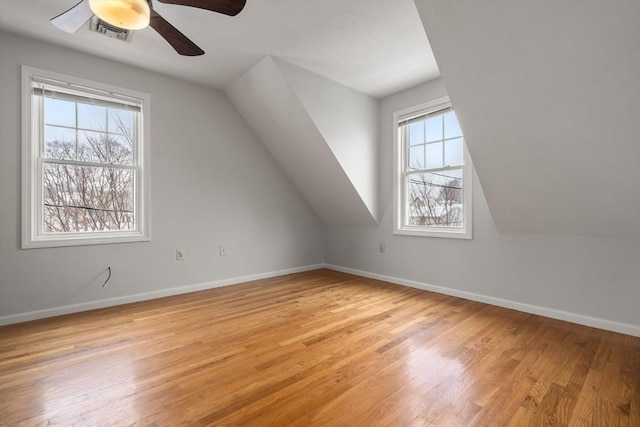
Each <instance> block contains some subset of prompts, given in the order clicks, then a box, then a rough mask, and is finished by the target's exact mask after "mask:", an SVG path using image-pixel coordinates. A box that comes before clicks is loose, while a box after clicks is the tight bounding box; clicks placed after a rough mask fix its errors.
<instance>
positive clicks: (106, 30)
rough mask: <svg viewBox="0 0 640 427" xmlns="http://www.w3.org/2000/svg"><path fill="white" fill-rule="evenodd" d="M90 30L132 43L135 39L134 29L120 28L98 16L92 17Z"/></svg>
mask: <svg viewBox="0 0 640 427" xmlns="http://www.w3.org/2000/svg"><path fill="white" fill-rule="evenodd" d="M89 30H91V31H93V32H96V33H100V34H104V35H105V36H107V37H110V38H112V39H118V40H122V41H125V42H127V43H131V39H133V31H132V30H127V29H124V28H119V27H116V26H114V25H111V24H109V23H108V22H105V21H103V20H102V19H100V18H98V17H97V16H95V15H94V16H93V17H92V18H91V24H90V25H89Z"/></svg>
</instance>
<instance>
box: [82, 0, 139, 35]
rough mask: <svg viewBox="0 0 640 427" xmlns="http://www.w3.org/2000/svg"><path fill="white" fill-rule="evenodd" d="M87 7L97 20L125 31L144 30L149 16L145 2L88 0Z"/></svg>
mask: <svg viewBox="0 0 640 427" xmlns="http://www.w3.org/2000/svg"><path fill="white" fill-rule="evenodd" d="M89 7H90V8H91V11H92V12H93V13H94V14H95V15H96V16H97V17H98V18H100V19H102V20H103V21H105V22H107V23H108V24H111V25H114V26H116V27H118V28H124V29H126V30H141V29H143V28H146V27H147V26H148V25H149V19H150V16H151V8H150V7H149V3H147V1H146V0H89Z"/></svg>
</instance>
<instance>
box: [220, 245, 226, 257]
mask: <svg viewBox="0 0 640 427" xmlns="http://www.w3.org/2000/svg"><path fill="white" fill-rule="evenodd" d="M226 255H227V250H226V249H225V248H224V246H220V256H226Z"/></svg>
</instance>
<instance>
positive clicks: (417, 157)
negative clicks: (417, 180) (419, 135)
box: [409, 145, 424, 169]
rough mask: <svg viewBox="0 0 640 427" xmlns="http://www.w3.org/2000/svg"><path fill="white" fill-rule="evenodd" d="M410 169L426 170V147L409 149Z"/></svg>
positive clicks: (418, 146) (419, 146) (420, 146)
mask: <svg viewBox="0 0 640 427" xmlns="http://www.w3.org/2000/svg"><path fill="white" fill-rule="evenodd" d="M409 168H411V169H424V145H416V146H415V147H411V148H409Z"/></svg>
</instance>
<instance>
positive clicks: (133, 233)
mask: <svg viewBox="0 0 640 427" xmlns="http://www.w3.org/2000/svg"><path fill="white" fill-rule="evenodd" d="M147 108H148V96H147V95H145V94H140V93H134V92H132V91H129V90H125V89H121V88H114V87H107V86H105V85H101V84H99V83H95V82H87V81H81V80H79V79H75V78H72V77H70V76H63V75H59V74H54V73H50V72H47V71H43V70H35V69H32V68H30V67H23V235H22V246H23V247H25V248H28V247H42V246H67V245H81V244H96V243H114V242H127V241H140V240H148V239H149V224H148V208H149V206H148V202H147V201H148V192H147V189H146V187H147V184H148V169H149V165H148V132H146V129H148V127H146V126H145V121H146V117H145V111H146V109H147Z"/></svg>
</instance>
